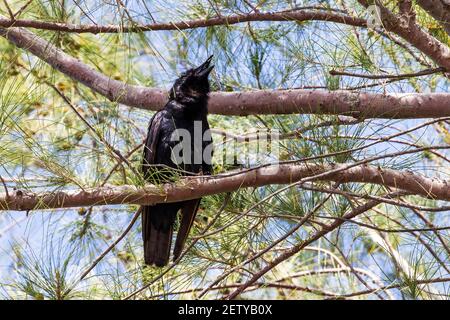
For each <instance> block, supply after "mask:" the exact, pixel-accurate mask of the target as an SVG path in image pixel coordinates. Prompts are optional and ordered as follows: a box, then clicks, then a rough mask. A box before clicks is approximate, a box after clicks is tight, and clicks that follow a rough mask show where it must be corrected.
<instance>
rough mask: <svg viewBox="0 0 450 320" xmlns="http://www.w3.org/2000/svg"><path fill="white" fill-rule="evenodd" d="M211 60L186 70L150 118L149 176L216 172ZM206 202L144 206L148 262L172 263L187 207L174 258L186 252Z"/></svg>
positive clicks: (145, 165)
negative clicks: (175, 231)
mask: <svg viewBox="0 0 450 320" xmlns="http://www.w3.org/2000/svg"><path fill="white" fill-rule="evenodd" d="M211 59H212V56H210V57H209V58H208V59H207V60H206V61H205V62H204V63H203V64H201V65H200V66H199V67H197V68H194V69H189V70H187V71H186V72H184V73H183V74H181V76H180V77H179V78H178V79H177V80H176V81H175V83H174V85H173V87H172V89H171V90H170V93H169V102H167V104H166V105H165V106H164V108H163V109H162V110H160V111H158V112H157V113H156V114H155V115H154V116H153V118H152V119H151V120H150V124H149V127H148V133H147V139H146V142H145V147H144V159H143V164H142V171H143V174H144V178H145V179H146V180H148V179H150V178H151V177H153V176H154V175H157V173H155V172H161V171H163V170H166V171H167V168H174V169H177V170H175V171H177V172H178V173H179V174H180V175H189V174H190V173H191V174H199V173H200V174H204V175H209V174H211V172H212V166H211V156H212V139H211V133H210V131H209V124H208V120H207V113H208V108H207V105H208V93H209V91H210V87H209V81H208V75H209V73H210V72H211V70H212V69H213V67H214V66H213V65H210V63H211ZM158 165H159V166H158ZM200 200H201V199H194V200H188V201H181V202H174V203H160V204H156V205H153V206H143V207H142V237H143V240H144V260H145V264H147V265H156V266H158V267H162V266H165V265H167V263H168V262H169V255H170V249H171V243H172V233H173V228H174V224H175V221H176V219H177V213H178V211H180V210H181V219H180V224H179V229H178V234H177V239H176V242H175V247H174V251H173V255H174V256H173V259H174V260H176V259H177V258H178V257H179V256H180V254H181V251H182V249H183V246H184V243H185V241H186V237H187V236H188V234H189V230H190V229H191V226H192V223H193V221H194V218H195V215H196V213H197V210H198V207H199V204H200Z"/></svg>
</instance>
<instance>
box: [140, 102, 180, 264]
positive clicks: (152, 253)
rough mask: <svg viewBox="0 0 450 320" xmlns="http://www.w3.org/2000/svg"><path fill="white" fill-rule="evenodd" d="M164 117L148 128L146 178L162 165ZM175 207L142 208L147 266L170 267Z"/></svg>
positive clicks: (154, 117) (143, 163)
mask: <svg viewBox="0 0 450 320" xmlns="http://www.w3.org/2000/svg"><path fill="white" fill-rule="evenodd" d="M163 117H164V115H163V111H160V112H157V113H156V114H155V115H154V116H153V118H152V119H151V120H150V124H149V127H148V133H147V139H146V141H145V146H144V159H143V161H142V172H143V174H144V178H146V179H148V178H149V176H150V173H151V172H152V171H153V170H154V168H152V167H151V165H154V164H156V162H158V161H157V158H158V155H157V150H158V143H159V142H160V139H161V130H162V121H163ZM173 206H174V205H173V204H158V205H155V206H142V238H143V240H144V260H145V264H147V265H152V264H155V265H156V266H160V267H162V266H164V265H166V264H167V261H168V259H169V252H170V244H171V240H172V231H173V222H174V221H175V217H176V212H177V211H178V208H177V207H173Z"/></svg>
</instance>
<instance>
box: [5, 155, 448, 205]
mask: <svg viewBox="0 0 450 320" xmlns="http://www.w3.org/2000/svg"><path fill="white" fill-rule="evenodd" d="M319 174H320V180H322V181H339V182H341V183H345V182H361V183H374V184H379V185H384V186H388V187H392V188H399V189H402V190H405V191H408V192H410V193H413V194H417V195H421V196H424V197H428V198H433V199H439V200H450V181H443V180H438V179H432V178H428V177H425V176H422V175H419V174H416V173H413V172H409V171H398V170H392V169H381V168H379V167H377V166H368V165H357V166H354V167H349V166H348V165H345V164H334V165H320V164H309V163H306V164H282V165H279V166H276V165H272V166H266V167H261V168H258V169H255V170H246V171H243V172H234V173H233V174H230V173H227V174H224V175H217V176H212V177H188V178H184V179H182V180H180V181H179V182H177V183H173V184H164V185H160V186H155V185H147V186H145V187H141V188H139V187H135V186H130V185H124V186H109V187H99V188H94V189H88V190H70V191H65V192H63V191H59V192H55V193H30V192H25V191H21V190H19V191H16V192H15V194H10V195H9V196H7V195H5V194H3V195H0V207H1V209H2V210H33V209H49V208H69V207H82V206H94V205H108V204H109V205H114V204H137V205H148V204H155V203H163V202H175V201H182V200H189V199H196V198H199V197H202V196H207V195H212V194H218V193H224V192H232V191H236V190H239V189H240V188H248V187H261V186H265V185H271V184H288V183H294V182H301V181H306V180H312V181H314V180H318V179H319V178H315V177H316V176H318V175H319Z"/></svg>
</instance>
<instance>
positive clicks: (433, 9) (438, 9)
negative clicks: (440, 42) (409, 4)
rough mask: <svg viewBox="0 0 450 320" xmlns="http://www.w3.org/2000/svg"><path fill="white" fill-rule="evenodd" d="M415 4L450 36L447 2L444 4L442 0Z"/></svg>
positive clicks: (421, 1) (449, 10) (418, 1)
mask: <svg viewBox="0 0 450 320" xmlns="http://www.w3.org/2000/svg"><path fill="white" fill-rule="evenodd" d="M417 4H418V5H419V6H421V7H422V8H423V9H424V10H425V11H426V12H428V14H429V15H430V16H432V17H433V18H434V19H436V21H437V22H439V23H440V24H441V25H442V26H443V27H444V30H445V32H447V34H448V35H450V4H449V3H448V2H447V4H445V3H444V2H443V1H442V0H417Z"/></svg>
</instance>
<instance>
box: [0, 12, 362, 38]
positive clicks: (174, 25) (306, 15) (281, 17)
mask: <svg viewBox="0 0 450 320" xmlns="http://www.w3.org/2000/svg"><path fill="white" fill-rule="evenodd" d="M311 20H315V21H328V22H336V23H342V24H347V25H351V26H359V27H365V26H367V21H366V20H365V19H361V18H356V17H352V16H349V15H346V14H343V13H338V12H333V11H326V10H296V11H281V12H253V13H248V14H235V15H228V16H222V17H216V18H207V19H197V20H190V21H179V22H167V23H152V24H135V25H130V26H123V25H97V24H83V25H81V24H71V23H60V22H49V21H39V20H22V19H20V20H19V19H16V20H12V19H8V18H5V17H0V27H4V28H9V27H26V28H35V29H44V30H54V31H64V32H74V33H122V32H126V33H127V32H142V31H158V30H186V29H195V28H204V27H212V26H221V25H232V24H238V23H244V22H251V21H281V22H285V21H297V22H302V21H311Z"/></svg>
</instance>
